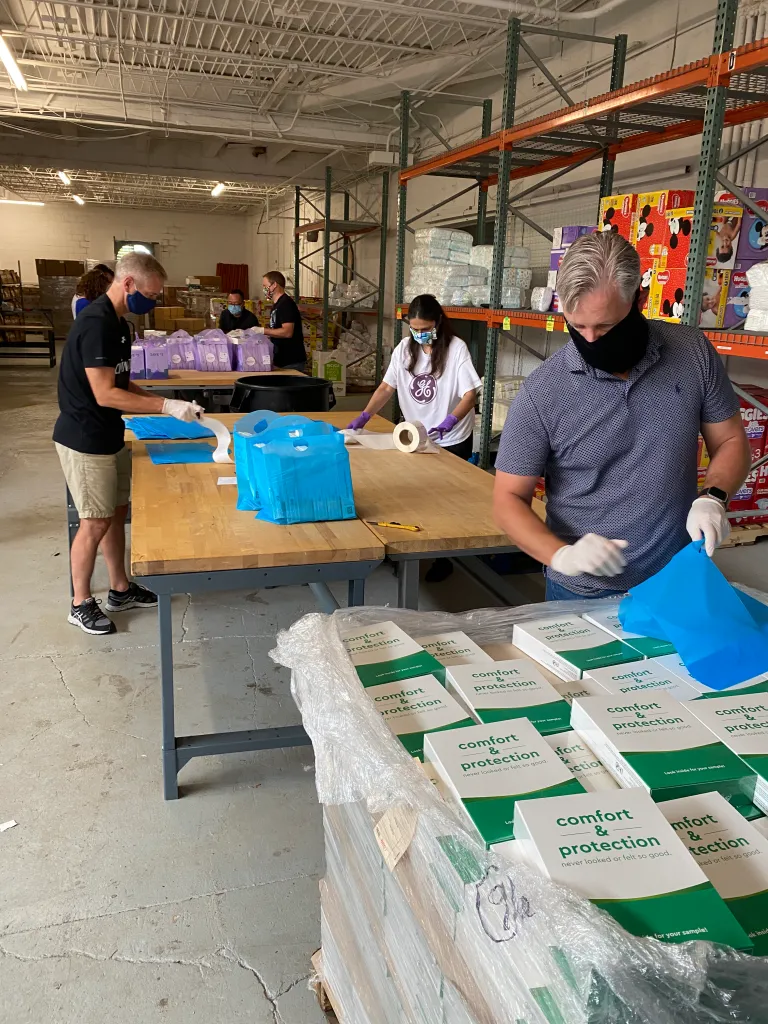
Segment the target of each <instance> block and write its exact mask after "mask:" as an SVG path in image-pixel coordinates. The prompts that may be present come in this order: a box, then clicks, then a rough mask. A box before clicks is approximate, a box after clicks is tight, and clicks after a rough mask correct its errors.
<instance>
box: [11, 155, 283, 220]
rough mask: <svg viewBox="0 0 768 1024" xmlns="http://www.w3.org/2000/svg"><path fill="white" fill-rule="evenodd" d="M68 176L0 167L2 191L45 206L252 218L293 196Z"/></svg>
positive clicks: (277, 190)
mask: <svg viewBox="0 0 768 1024" xmlns="http://www.w3.org/2000/svg"><path fill="white" fill-rule="evenodd" d="M69 176H70V178H71V180H72V184H71V185H64V183H63V182H62V181H61V180H60V179H59V178H58V176H57V173H56V170H55V169H54V168H52V167H21V166H15V165H14V166H0V189H6V190H7V191H8V192H9V193H12V194H13V195H14V197H17V198H19V199H27V200H34V201H38V202H44V203H56V202H67V203H71V202H72V194H73V193H74V194H76V195H79V196H81V197H82V198H83V199H85V201H86V202H87V203H99V204H105V205H109V206H133V207H151V208H153V209H167V210H185V211H187V212H189V211H197V212H201V213H248V212H251V211H253V210H254V209H255V208H257V207H259V206H261V205H263V204H265V203H266V202H267V200H270V199H277V198H280V197H282V196H283V195H284V194H285V193H286V192H288V191H291V190H290V188H288V187H286V188H282V187H269V186H266V185H253V184H246V183H243V182H237V181H228V182H224V183H223V184H225V185H226V191H224V192H223V193H222V194H221V195H220V196H218V197H217V198H215V199H214V198H213V196H211V182H210V181H209V180H207V179H202V178H190V177H185V176H181V175H168V174H163V175H153V174H129V173H123V172H114V173H109V172H102V171H70V172H69Z"/></svg>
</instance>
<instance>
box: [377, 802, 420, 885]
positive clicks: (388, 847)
mask: <svg viewBox="0 0 768 1024" xmlns="http://www.w3.org/2000/svg"><path fill="white" fill-rule="evenodd" d="M418 817H419V815H418V811H415V810H414V809H413V808H412V807H390V808H389V809H388V810H386V811H385V812H384V814H383V815H382V816H381V818H380V819H379V821H378V824H377V825H376V827H375V828H374V830H373V831H374V833H375V835H376V842H377V843H378V844H379V849H380V850H381V855H382V857H383V858H384V863H385V864H386V865H387V867H388V868H389V870H390V871H394V870H395V867H396V866H397V863H398V861H399V860H400V858H401V857H402V856H403V854H404V853H405V851H406V850H407V849H408V847H409V846H410V845H411V840H412V839H413V837H414V835H415V833H416V822H417V820H418Z"/></svg>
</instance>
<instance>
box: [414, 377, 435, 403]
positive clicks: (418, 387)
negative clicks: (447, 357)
mask: <svg viewBox="0 0 768 1024" xmlns="http://www.w3.org/2000/svg"><path fill="white" fill-rule="evenodd" d="M409 391H410V392H411V397H412V398H413V400H414V401H416V402H419V403H420V404H421V405H428V404H429V403H430V402H433V401H434V400H435V396H436V395H437V381H436V380H435V378H434V377H433V376H432V374H431V373H420V374H418V376H416V377H414V378H413V379H412V380H411V383H410V385H409Z"/></svg>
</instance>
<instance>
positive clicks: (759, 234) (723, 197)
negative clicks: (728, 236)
mask: <svg viewBox="0 0 768 1024" xmlns="http://www.w3.org/2000/svg"><path fill="white" fill-rule="evenodd" d="M744 192H745V193H746V195H747V196H748V197H749V199H751V200H752V201H753V202H754V203H755V204H756V205H757V206H758V207H759V208H760V209H763V210H765V213H764V215H763V216H762V217H758V216H757V215H756V214H755V212H754V211H753V210H750V209H749V208H748V207H743V210H744V215H743V217H742V222H741V232H740V234H739V247H738V249H737V251H736V262H735V263H734V266H733V269H732V270H731V280H730V285H729V287H728V299H727V304H726V308H725V318H724V321H723V327H724V328H725V329H726V330H730V329H735V328H737V327H740V328H743V329H744V330H746V331H760V332H765V331H768V273H766V268H763V270H762V271H759V270H758V271H756V273H755V274H754V275H753V277H754V278H755V281H754V282H751V281H750V278H749V272H750V271H751V270H752V269H753V268H754V267H755V266H756V265H757V264H760V263H762V262H764V261H765V260H766V259H768V188H754V187H750V188H745V189H744ZM715 202H718V203H731V204H734V205H736V206H740V205H741V204H740V203H739V201H738V200H737V199H736V197H735V196H734V195H733V194H732V193H731V192H718V193H716V195H715ZM753 283H755V284H756V286H757V287H758V289H760V291H759V293H758V294H756V295H754V296H753V295H752V284H753ZM753 307H754V308H755V310H756V314H757V315H756V316H754V317H753V318H752V319H751V320H749V319H748V317H749V314H750V312H751V309H752V308H753ZM745 320H746V321H747V322H746V323H745ZM748 324H751V325H752V326H748Z"/></svg>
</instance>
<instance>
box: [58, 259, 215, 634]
mask: <svg viewBox="0 0 768 1024" xmlns="http://www.w3.org/2000/svg"><path fill="white" fill-rule="evenodd" d="M165 278H166V274H165V270H163V268H162V266H161V265H160V264H159V263H158V262H157V260H156V259H155V258H154V256H150V255H149V254H148V253H139V252H132V253H129V254H128V255H127V256H124V257H123V258H122V259H121V260H120V261H119V262H118V264H117V267H116V268H115V277H114V281H113V282H112V284H111V285H110V286H109V288H108V289H107V291H106V292H105V293H104V294H103V295H100V296H99V297H98V298H97V299H95V300H94V301H93V302H91V303H90V305H88V306H86V308H85V309H84V310H83V311H82V312H81V313H80V315H79V316H78V317H77V319H76V320H75V322H74V324H73V325H72V328H71V329H70V332H69V336H68V337H67V343H66V345H65V346H64V351H63V352H62V355H61V369H60V371H59V384H58V391H59V418H58V419H57V420H56V426H55V427H54V429H53V440H54V442H55V443H56V451H57V453H58V456H59V460H60V462H61V468H62V469H63V471H64V476H65V478H66V481H67V487H68V488H69V493H70V495H71V497H72V501H73V503H74V505H75V508H76V509H77V513H78V516H79V518H80V525H79V527H78V530H77V534H76V535H75V539H74V541H73V542H72V550H71V552H70V561H71V565H72V585H73V590H74V593H73V599H72V605H71V607H70V610H69V617H68V621H69V622H70V623H71V624H72V625H73V626H79V627H80V629H82V630H83V631H84V632H86V633H93V634H95V635H99V636H103V635H106V634H110V633H114V632H116V630H115V624H114V623H113V622H112V620H111V619H110V618H109V616H107V615H105V614H104V612H103V611H102V610H101V608H100V607H99V603H98V601H97V600H96V598H95V597H93V595H92V593H91V576H92V575H93V567H94V563H95V561H96V552H97V550H99V549H100V550H101V553H102V555H103V556H104V561H105V562H106V565H107V571H108V573H109V594H108V595H107V611H110V612H122V611H125V610H126V609H128V608H154V607H156V605H157V597H156V596H155V594H153V593H152V592H151V591H149V590H147V589H146V587H142V586H139V584H137V583H133V582H132V581H130V580H129V579H128V577H127V575H126V572H125V519H126V515H127V513H128V499H129V496H130V490H131V450H130V448H128V447H126V444H125V424H124V422H123V416H122V414H123V413H124V412H131V413H138V414H140V415H147V414H152V413H165V414H166V415H169V416H175V417H176V418H177V419H179V420H184V421H186V422H190V421H191V420H194V419H196V418H198V417H199V415H200V413H201V412H202V411H203V410H202V408H201V407H200V406H199V405H196V404H195V403H194V402H181V401H177V400H176V399H173V398H165V399H163V398H159V397H158V396H157V395H152V394H150V393H149V392H148V391H143V390H142V389H141V388H140V387H139V386H138V385H137V384H135V383H134V382H133V381H132V380H131V379H130V371H131V336H130V333H129V331H128V324H127V323H126V322H125V319H124V317H125V314H126V313H133V314H135V315H137V316H141V315H143V314H145V313H148V312H149V311H150V310H151V309H153V308H154V306H155V303H156V302H157V300H158V299H159V298H160V297H161V296H162V294H163V283H164V282H165Z"/></svg>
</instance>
